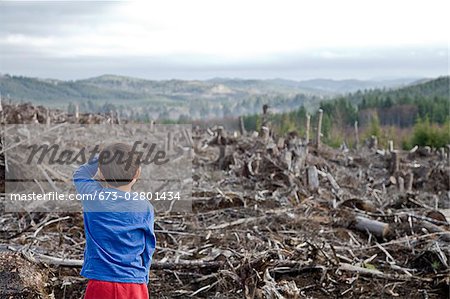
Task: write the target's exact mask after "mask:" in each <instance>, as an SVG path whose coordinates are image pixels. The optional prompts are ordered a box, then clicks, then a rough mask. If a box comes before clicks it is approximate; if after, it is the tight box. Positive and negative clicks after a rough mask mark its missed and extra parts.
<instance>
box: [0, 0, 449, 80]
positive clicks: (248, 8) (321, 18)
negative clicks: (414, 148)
mask: <svg viewBox="0 0 450 299" xmlns="http://www.w3.org/2000/svg"><path fill="white" fill-rule="evenodd" d="M447 2H448V1H444V0H442V1H434V0H428V1H416V0H414V1H412V0H408V1H403V0H376V1H363V0H339V1H336V0H330V1H323V0H308V1H300V0H293V1H283V0H271V1H264V0H259V1H251V0H226V1H225V0H223V1H213V0H204V1H199V0H177V1H175V0H164V1H142V2H140V1H134V2H62V1H52V2H0V55H1V57H0V73H3V74H5V73H9V74H16V75H25V76H35V77H45V78H58V79H78V78H86V77H93V76H98V75H101V74H118V75H128V76H135V77H142V78H149V79H172V78H179V79H207V78H213V77H239V78H288V79H296V80H302V79H310V78H319V77H321V78H334V79H344V78H358V79H371V78H398V77H402V78H405V77H435V76H439V75H446V74H448V70H449V63H448V55H449V51H448V49H449V31H448V28H450V24H449V22H448V21H447V20H448V12H449V5H448V4H447Z"/></svg>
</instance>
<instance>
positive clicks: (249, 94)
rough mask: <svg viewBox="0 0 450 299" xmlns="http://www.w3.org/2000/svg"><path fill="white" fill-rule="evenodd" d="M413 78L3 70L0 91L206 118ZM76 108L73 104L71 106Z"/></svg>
mask: <svg viewBox="0 0 450 299" xmlns="http://www.w3.org/2000/svg"><path fill="white" fill-rule="evenodd" d="M411 82H412V79H411V80H407V79H404V80H403V79H402V80H390V81H360V80H330V79H315V80H307V81H293V80H285V79H269V80H251V79H233V78H214V79H211V80H205V81H199V80H162V81H155V80H146V79H140V78H133V77H126V76H117V75H102V76H99V77H94V78H88V79H83V80H75V81H63V80H55V79H39V78H29V77H22V76H10V75H0V92H1V94H2V96H3V97H4V98H5V97H7V98H10V99H13V100H14V101H29V102H32V103H34V104H40V105H45V106H50V107H57V108H67V107H68V105H69V104H70V103H72V104H70V105H72V106H73V105H75V104H77V105H79V106H80V110H82V111H83V110H84V111H93V112H108V111H111V110H116V111H120V112H121V113H123V114H124V115H125V116H126V117H133V118H152V119H154V118H179V117H184V118H189V117H192V118H203V117H223V116H235V115H242V114H251V113H255V112H259V111H260V109H261V106H262V104H263V103H267V104H269V105H270V106H271V107H272V109H273V110H274V111H286V110H290V109H294V108H298V107H299V106H302V105H304V106H306V107H315V106H316V105H317V104H318V102H319V101H321V100H324V99H326V98H331V97H333V96H335V95H338V94H345V93H349V92H353V91H356V90H360V89H372V88H380V87H394V86H401V85H404V84H406V83H411ZM72 108H73V107H72Z"/></svg>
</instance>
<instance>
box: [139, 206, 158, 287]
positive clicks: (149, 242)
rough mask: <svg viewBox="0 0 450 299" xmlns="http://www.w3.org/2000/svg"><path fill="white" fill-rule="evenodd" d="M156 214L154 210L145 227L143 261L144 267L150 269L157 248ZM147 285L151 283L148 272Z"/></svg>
mask: <svg viewBox="0 0 450 299" xmlns="http://www.w3.org/2000/svg"><path fill="white" fill-rule="evenodd" d="M154 223H155V214H154V212H153V210H152V211H151V216H150V221H149V222H148V223H147V225H146V227H145V248H144V252H143V253H142V261H143V263H144V266H145V267H146V268H147V269H149V268H150V266H151V265H150V264H151V262H152V255H153V253H154V252H155V248H156V237H155V232H154ZM146 278H147V283H148V281H149V272H147V277H146Z"/></svg>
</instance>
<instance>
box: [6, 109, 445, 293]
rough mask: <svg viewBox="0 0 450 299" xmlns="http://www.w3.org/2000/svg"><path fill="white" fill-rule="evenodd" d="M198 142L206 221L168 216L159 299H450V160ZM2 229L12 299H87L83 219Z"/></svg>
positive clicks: (158, 271) (47, 219)
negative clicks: (82, 267) (82, 271)
mask: <svg viewBox="0 0 450 299" xmlns="http://www.w3.org/2000/svg"><path fill="white" fill-rule="evenodd" d="M7 109H9V110H7V111H8V113H9V115H16V114H17V113H19V114H20V113H21V111H22V110H23V111H25V112H23V114H24V115H28V116H26V117H25V116H22V117H21V118H19V119H20V121H22V122H23V123H27V122H31V121H34V118H36V119H38V122H39V121H40V122H45V121H46V120H45V118H43V117H41V118H40V117H37V116H33V115H35V113H41V114H42V115H44V112H45V111H44V112H39V111H40V110H39V109H41V108H36V107H32V106H24V107H19V106H12V107H8V108H7ZM30 109H31V110H32V111H34V112H32V113H31V112H29V110H30ZM4 110H5V108H4ZM45 113H46V112H45ZM52 113H53V112H52ZM29 115H31V116H29ZM45 115H47V114H45ZM51 115H55V117H56V116H58V117H59V118H58V121H60V122H61V121H62V122H64V121H65V120H64V117H62V116H61V115H59V114H58V113H56V112H54V113H53V114H51ZM83 117H86V118H87V116H81V118H82V119H83ZM16 118H17V117H16ZM7 119H12V116H9V118H7ZM90 119H93V118H92V117H91V118H90ZM66 121H68V122H69V121H70V122H72V121H73V119H72V118H70V117H68V118H67V120H66ZM103 121H107V119H106V118H101V117H98V122H103ZM53 122H54V119H52V123H53ZM192 138H193V140H194V143H195V146H194V147H195V155H194V157H193V180H194V183H193V191H192V197H193V212H192V213H160V214H158V215H157V219H156V223H155V231H156V235H157V249H156V252H155V255H154V257H153V262H154V263H153V265H152V268H151V271H150V284H149V290H150V296H151V298H185V297H193V298H392V297H398V298H448V297H449V282H450V270H449V263H450V261H449V259H448V258H449V253H450V231H449V228H450V225H449V223H448V221H449V213H448V211H449V209H450V198H449V196H450V176H449V171H450V166H449V165H450V164H449V161H450V160H449V152H448V149H444V150H440V149H436V150H435V149H416V151H413V152H404V151H395V153H393V152H390V151H388V150H386V149H381V148H370V147H369V146H368V144H364V145H361V146H360V147H359V148H358V149H346V148H345V147H344V148H341V149H331V148H328V147H327V146H325V145H321V146H320V148H316V146H315V143H314V141H311V142H310V143H308V144H306V143H305V141H304V139H302V138H300V137H297V136H293V135H290V136H271V137H264V136H263V137H261V136H256V134H252V133H250V132H249V133H246V134H245V135H240V134H233V133H232V132H223V131H222V130H220V129H218V128H211V129H210V130H209V132H208V131H205V130H201V129H196V130H194V132H193V136H192ZM1 164H2V167H3V172H2V173H1V174H0V176H1V178H4V177H5V176H4V171H5V170H4V169H5V162H4V159H2V160H1ZM0 222H1V230H0V244H1V245H0V255H1V259H0V298H82V296H83V291H84V288H85V285H86V280H85V279H83V278H82V277H80V276H79V271H80V268H79V264H76V263H75V264H70V263H69V264H67V263H64V261H67V260H69V259H70V260H72V261H73V260H75V261H81V260H82V257H83V249H84V233H83V221H82V214H81V212H78V213H66V214H64V213H37V212H35V213H6V212H3V213H2V214H1V216H0ZM40 255H46V256H52V257H54V258H57V259H59V260H58V261H63V262H61V263H60V265H58V263H54V261H53V262H52V261H45V260H42V259H40V258H39V256H40Z"/></svg>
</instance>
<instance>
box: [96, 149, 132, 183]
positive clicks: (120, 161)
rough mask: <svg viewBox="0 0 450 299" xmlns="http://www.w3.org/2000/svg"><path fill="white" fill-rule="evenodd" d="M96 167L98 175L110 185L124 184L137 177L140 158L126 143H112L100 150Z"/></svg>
mask: <svg viewBox="0 0 450 299" xmlns="http://www.w3.org/2000/svg"><path fill="white" fill-rule="evenodd" d="M98 168H99V175H100V177H101V178H102V179H103V180H104V181H105V182H107V183H108V184H109V185H110V186H112V187H120V186H125V185H129V184H132V183H134V182H135V180H136V179H138V177H139V175H140V159H139V156H138V154H137V153H136V152H134V151H133V149H132V147H131V146H129V145H128V144H125V143H114V144H111V145H109V146H107V147H106V148H104V149H103V150H102V151H101V152H100V155H99V159H98Z"/></svg>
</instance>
